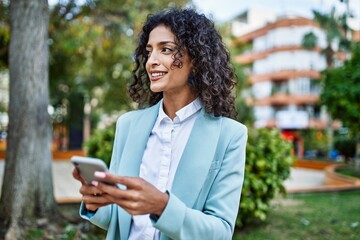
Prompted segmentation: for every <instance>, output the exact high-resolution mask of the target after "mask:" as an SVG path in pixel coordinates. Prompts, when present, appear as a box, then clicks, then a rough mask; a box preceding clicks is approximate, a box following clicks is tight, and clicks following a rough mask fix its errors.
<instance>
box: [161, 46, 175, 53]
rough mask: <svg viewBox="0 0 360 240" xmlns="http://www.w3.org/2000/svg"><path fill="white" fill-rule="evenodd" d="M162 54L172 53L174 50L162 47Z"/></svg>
mask: <svg viewBox="0 0 360 240" xmlns="http://www.w3.org/2000/svg"><path fill="white" fill-rule="evenodd" d="M162 52H163V53H172V52H174V50H173V49H171V48H168V47H164V48H163V49H162Z"/></svg>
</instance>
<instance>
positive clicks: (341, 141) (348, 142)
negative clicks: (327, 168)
mask: <svg viewBox="0 0 360 240" xmlns="http://www.w3.org/2000/svg"><path fill="white" fill-rule="evenodd" d="M334 148H335V149H336V150H338V151H339V153H340V155H342V156H344V158H345V161H346V162H348V161H349V160H350V159H351V158H353V157H355V153H356V140H355V139H351V138H348V137H339V138H337V139H336V140H335V142H334Z"/></svg>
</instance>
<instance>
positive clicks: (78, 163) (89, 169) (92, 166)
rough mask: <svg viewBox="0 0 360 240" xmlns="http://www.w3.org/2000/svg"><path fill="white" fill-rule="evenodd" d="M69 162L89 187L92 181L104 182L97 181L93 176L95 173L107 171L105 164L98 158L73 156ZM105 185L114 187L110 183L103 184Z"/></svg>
mask: <svg viewBox="0 0 360 240" xmlns="http://www.w3.org/2000/svg"><path fill="white" fill-rule="evenodd" d="M70 161H71V162H72V164H74V166H75V167H76V168H77V169H78V170H79V172H80V175H81V176H82V177H83V178H84V179H85V181H86V182H87V184H89V185H91V182H92V181H100V182H104V181H103V180H102V179H99V178H97V177H95V176H94V173H95V172H96V171H102V172H107V171H109V170H108V167H107V166H106V164H105V162H104V161H102V160H101V159H98V158H91V157H80V156H73V157H72V158H71V160H70ZM105 183H107V184H110V185H114V183H110V182H105Z"/></svg>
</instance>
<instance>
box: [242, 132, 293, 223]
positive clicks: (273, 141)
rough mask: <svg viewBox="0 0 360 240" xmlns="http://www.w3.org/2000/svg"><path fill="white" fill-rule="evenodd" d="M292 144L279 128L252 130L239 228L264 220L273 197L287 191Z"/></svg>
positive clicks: (247, 150)
mask: <svg viewBox="0 0 360 240" xmlns="http://www.w3.org/2000/svg"><path fill="white" fill-rule="evenodd" d="M291 152H292V144H291V143H290V142H288V141H285V140H283V139H282V138H281V135H280V132H279V131H278V130H277V129H271V130H270V129H259V130H256V131H249V139H248V144H247V149H246V164H245V179H244V185H243V189H242V194H241V203H240V208H239V214H238V217H237V221H236V226H237V227H238V228H241V227H244V225H245V224H247V223H250V222H253V221H255V220H256V221H259V220H260V221H264V220H265V219H266V215H267V212H268V210H269V208H270V200H271V199H272V198H274V196H275V195H276V194H278V193H285V188H284V185H283V182H284V180H285V179H287V178H288V177H289V175H290V166H291V164H292V162H293V155H292V153H291Z"/></svg>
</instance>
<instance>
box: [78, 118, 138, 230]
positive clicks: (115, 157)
mask: <svg viewBox="0 0 360 240" xmlns="http://www.w3.org/2000/svg"><path fill="white" fill-rule="evenodd" d="M130 116H131V114H130V112H129V113H126V114H124V115H122V116H121V117H119V119H118V120H117V122H116V131H115V139H114V146H113V152H112V155H111V161H110V169H109V171H110V172H114V171H115V169H117V166H118V165H119V161H120V157H121V153H122V151H123V147H124V145H125V140H126V136H127V134H128V130H129V124H130V122H131V117H130ZM79 213H80V216H81V217H82V218H84V219H86V220H89V221H90V222H91V223H93V224H95V225H96V226H98V227H100V228H102V229H105V230H107V229H108V228H109V224H110V220H111V217H112V213H113V206H112V205H107V206H104V207H101V208H99V209H98V210H97V211H96V212H95V213H93V212H91V211H88V210H87V209H86V208H85V204H84V203H81V205H80V211H79Z"/></svg>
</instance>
